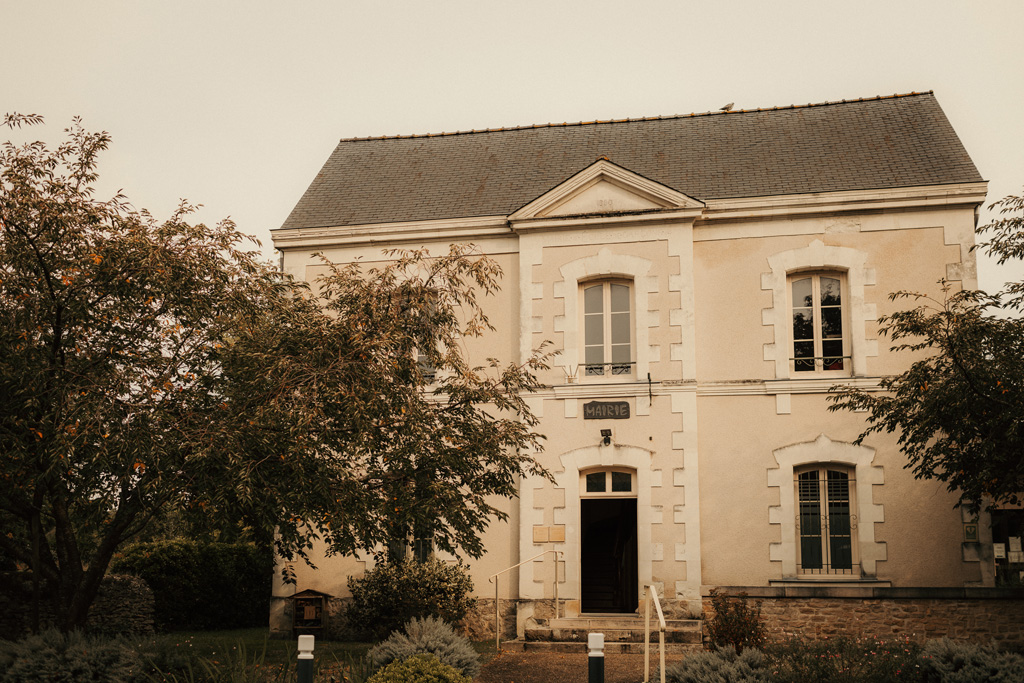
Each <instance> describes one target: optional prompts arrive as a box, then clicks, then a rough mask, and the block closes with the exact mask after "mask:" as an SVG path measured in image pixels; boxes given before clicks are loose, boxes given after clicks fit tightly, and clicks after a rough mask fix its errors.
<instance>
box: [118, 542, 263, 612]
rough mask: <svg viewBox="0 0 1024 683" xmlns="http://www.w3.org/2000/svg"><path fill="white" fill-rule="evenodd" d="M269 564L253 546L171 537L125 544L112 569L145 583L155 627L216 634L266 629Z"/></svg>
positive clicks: (260, 551)
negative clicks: (215, 632)
mask: <svg viewBox="0 0 1024 683" xmlns="http://www.w3.org/2000/svg"><path fill="white" fill-rule="evenodd" d="M273 562H274V558H273V552H272V550H271V549H270V548H260V547H258V546H256V545H255V544H253V543H204V542H200V541H194V540H189V539H175V540H171V541H155V542H151V543H138V544H135V545H132V546H129V547H128V548H126V549H125V550H124V551H123V552H122V553H121V555H120V556H119V557H118V558H116V559H115V560H114V562H113V563H112V565H111V570H112V571H115V572H118V573H121V574H134V575H135V576H138V577H140V578H142V579H143V580H144V581H145V582H146V583H147V584H149V587H150V588H151V589H152V591H153V600H154V607H155V614H154V620H155V622H156V627H157V628H158V629H160V630H164V631H179V630H186V629H200V630H214V629H231V628H246V627H249V626H264V625H266V623H267V619H268V615H269V613H270V581H271V576H272V574H273Z"/></svg>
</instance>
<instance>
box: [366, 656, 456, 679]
mask: <svg viewBox="0 0 1024 683" xmlns="http://www.w3.org/2000/svg"><path fill="white" fill-rule="evenodd" d="M366 683H471V679H469V678H466V677H465V676H463V675H462V674H460V673H459V672H458V670H456V669H455V668H453V667H450V666H448V665H447V664H442V663H441V662H439V661H438V660H437V657H434V656H433V655H416V656H415V657H410V658H409V659H406V660H404V661H400V662H392V663H391V664H388V665H387V666H386V667H384V668H383V669H381V670H380V671H378V672H377V673H375V674H374V675H372V676H370V678H369V679H368V680H367V681H366Z"/></svg>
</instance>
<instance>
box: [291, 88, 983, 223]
mask: <svg viewBox="0 0 1024 683" xmlns="http://www.w3.org/2000/svg"><path fill="white" fill-rule="evenodd" d="M600 157H607V158H608V160H610V161H612V162H614V163H616V164H618V165H619V166H623V167H625V168H627V169H629V170H631V171H633V172H635V173H638V174H640V175H642V176H645V177H647V178H650V179H652V180H655V181H657V182H659V183H662V184H664V185H667V186H669V187H671V188H673V189H675V190H678V191H680V192H683V193H685V194H687V195H689V196H691V197H694V198H696V199H700V200H708V199H724V198H730V197H761V196H770V195H779V194H801V193H810V192H830V191H837V190H862V189H882V188H897V187H910V186H916V185H942V184H949V183H964V182H975V181H980V180H982V178H981V175H980V174H979V173H978V170H977V168H975V166H974V163H973V162H972V161H971V159H970V157H969V156H968V155H967V152H966V150H965V149H964V147H963V145H962V144H961V143H960V140H959V138H958V137H957V135H956V133H955V132H954V131H953V128H952V126H951V125H950V124H949V121H948V120H947V119H946V116H945V114H943V112H942V109H941V108H940V107H939V104H938V102H937V101H936V99H935V97H934V95H933V94H932V93H931V92H926V93H910V94H906V95H892V96H888V97H876V98H870V99H859V100H843V101H842V102H824V103H821V104H812V105H800V106H788V107H775V108H772V109H754V110H737V111H730V112H710V113H706V114H690V115H687V116H670V117H658V118H644V119H625V120H617V121H595V122H590V123H571V124H546V125H539V126H530V127H520V128H501V129H492V130H486V131H467V132H459V133H442V134H439V135H409V136H396V137H380V138H351V139H345V140H341V141H340V142H339V143H338V146H337V148H336V149H335V150H334V153H333V154H332V155H331V157H330V158H329V159H328V160H327V163H326V164H324V167H323V169H322V170H321V171H320V173H319V174H318V175H317V176H316V178H315V179H314V180H313V182H312V184H311V185H310V186H309V189H308V190H306V193H305V194H304V195H303V196H302V198H301V199H300V200H299V203H298V204H297V205H296V207H295V209H294V210H292V213H291V215H289V216H288V219H287V220H286V221H285V223H284V225H283V226H282V227H283V228H304V227H321V226H345V225H359V224H371V223H387V222H397V221H414V220H429V219H440V218H468V217H474V216H495V215H508V214H510V213H512V212H513V211H515V210H516V209H518V208H519V207H521V206H523V205H524V204H526V203H528V202H530V201H532V200H533V199H535V198H537V197H538V196H540V195H541V194H543V193H544V192H547V191H548V190H550V189H551V188H553V187H555V186H556V185H558V184H559V183H561V182H562V181H564V180H566V179H567V178H569V177H570V176H572V175H573V174H575V173H577V172H578V171H580V170H582V169H584V168H586V167H587V166H589V165H590V164H592V163H594V161H596V160H597V159H598V158H600Z"/></svg>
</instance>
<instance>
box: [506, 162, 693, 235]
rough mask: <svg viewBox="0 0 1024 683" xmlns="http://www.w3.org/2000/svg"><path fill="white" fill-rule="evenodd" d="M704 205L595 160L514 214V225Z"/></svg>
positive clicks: (624, 170)
mask: <svg viewBox="0 0 1024 683" xmlns="http://www.w3.org/2000/svg"><path fill="white" fill-rule="evenodd" d="M703 206H704V204H703V202H700V201H698V200H696V199H694V198H692V197H689V196H687V195H685V194H683V193H682V192H679V191H678V190H674V189H672V188H671V187H668V186H666V185H662V184H661V183H658V182H655V181H653V180H650V179H649V178H645V177H643V176H641V175H639V174H637V173H634V172H633V171H630V170H629V169H626V168H623V167H622V166H619V165H617V164H614V163H612V162H610V161H608V160H607V159H604V158H602V159H598V160H597V161H596V162H594V163H593V164H591V165H590V166H588V167H586V168H585V169H583V170H582V171H580V172H579V173H577V174H575V175H573V176H572V177H571V178H569V179H568V180H566V181H564V182H562V183H560V184H558V185H557V186H555V187H553V188H552V189H550V190H548V191H547V192H545V193H544V194H542V195H541V196H540V197H537V198H536V199H534V200H533V201H532V202H530V203H529V204H526V205H525V206H523V207H522V208H520V209H518V210H517V211H515V212H514V213H513V214H512V215H511V216H509V218H510V219H511V220H513V221H517V220H530V219H544V218H548V219H557V218H569V217H579V216H595V215H623V214H631V213H648V212H657V211H678V210H685V209H698V210H699V209H701V208H703Z"/></svg>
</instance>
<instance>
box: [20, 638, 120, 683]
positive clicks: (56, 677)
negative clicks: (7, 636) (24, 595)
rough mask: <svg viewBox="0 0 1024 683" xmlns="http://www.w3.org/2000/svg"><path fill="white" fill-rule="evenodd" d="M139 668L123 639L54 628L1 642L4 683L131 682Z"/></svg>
mask: <svg viewBox="0 0 1024 683" xmlns="http://www.w3.org/2000/svg"><path fill="white" fill-rule="evenodd" d="M137 669H138V667H137V666H136V657H135V653H134V650H133V649H132V648H131V647H130V646H128V645H127V644H126V643H125V642H124V641H123V640H121V639H119V638H107V637H90V636H86V635H83V634H82V633H80V632H78V631H73V632H71V633H67V634H64V633H61V632H60V631H57V630H56V629H50V630H47V631H43V632H42V633H40V634H39V635H36V636H29V637H28V638H25V639H24V640H20V641H18V642H10V641H0V683H34V682H35V681H38V682H39V683H79V682H85V681H89V682H91V683H128V682H129V681H132V680H134V676H135V675H136V674H137V673H138V671H137Z"/></svg>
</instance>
